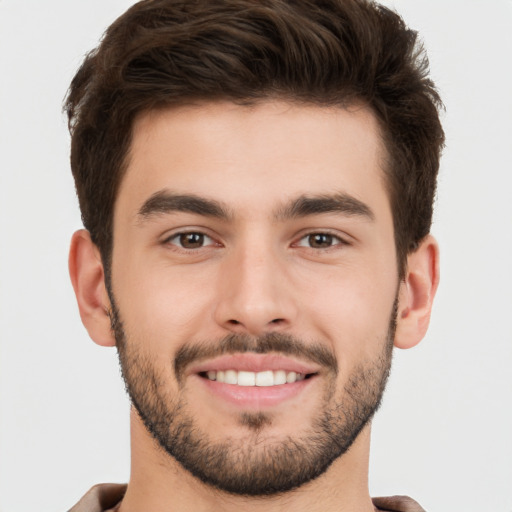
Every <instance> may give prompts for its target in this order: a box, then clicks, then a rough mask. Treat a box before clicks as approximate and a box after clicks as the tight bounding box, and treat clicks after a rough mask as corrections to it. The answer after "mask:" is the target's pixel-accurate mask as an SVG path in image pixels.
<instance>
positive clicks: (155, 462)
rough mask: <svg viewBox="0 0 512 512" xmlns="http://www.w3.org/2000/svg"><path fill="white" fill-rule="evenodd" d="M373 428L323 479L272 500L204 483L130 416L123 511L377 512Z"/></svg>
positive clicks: (367, 429) (366, 429)
mask: <svg viewBox="0 0 512 512" xmlns="http://www.w3.org/2000/svg"><path fill="white" fill-rule="evenodd" d="M369 445H370V426H369V425H368V426H367V427H365V429H363V431H362V432H361V434H360V435H359V436H358V438H357V439H356V441H355V442H354V444H353V445H352V446H351V448H350V450H349V451H348V452H347V453H345V454H344V455H343V456H342V457H340V458H339V459H337V460H336V461H335V462H334V463H333V464H332V465H331V466H330V468H329V469H328V470H327V471H326V472H325V473H324V474H323V475H321V476H320V477H318V478H317V479H315V480H313V481H312V482H309V483H307V484H305V485H303V486H301V487H300V488H299V489H297V490H294V491H289V492H286V493H283V494H281V495H277V496H271V497H246V496H235V495H232V494H227V493H224V492H222V491H218V490H216V489H213V488H212V487H210V486H208V485H206V484H203V483H202V482H201V481H200V480H198V479H197V478H195V477H194V476H192V475H191V474H190V473H189V472H188V471H186V470H185V469H183V468H182V466H181V465H180V464H179V463H178V462H176V461H175V460H174V458H172V457H171V456H169V455H168V454H166V453H165V452H164V451H163V450H162V449H161V448H160V446H159V445H158V444H157V442H156V441H155V440H154V439H153V438H152V437H151V435H150V434H149V433H148V432H147V430H146V428H145V427H144V425H143V424H142V422H141V420H140V418H139V417H138V415H137V413H135V412H134V411H133V410H132V412H131V446H132V465H131V475H130V482H129V484H128V489H127V491H126V495H125V497H124V499H123V501H122V503H121V506H120V508H119V512H140V511H141V510H159V511H162V512H171V511H172V512H182V511H183V512H185V511H189V510H194V511H195V512H211V511H213V510H223V511H225V512H239V511H240V510H244V511H246V512H260V511H261V512H263V511H265V512H278V511H284V510H293V511H294V512H302V511H304V512H305V511H306V510H307V511H308V512H315V511H322V512H330V511H333V512H334V511H336V512H340V511H352V510H358V511H361V512H366V511H368V512H373V511H374V508H373V505H372V503H371V500H370V496H369V492H368V459H369Z"/></svg>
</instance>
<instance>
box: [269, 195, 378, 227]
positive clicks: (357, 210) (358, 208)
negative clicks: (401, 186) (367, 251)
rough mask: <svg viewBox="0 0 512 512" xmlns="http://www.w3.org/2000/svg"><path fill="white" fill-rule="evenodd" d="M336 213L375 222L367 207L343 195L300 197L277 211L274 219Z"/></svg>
mask: <svg viewBox="0 0 512 512" xmlns="http://www.w3.org/2000/svg"><path fill="white" fill-rule="evenodd" d="M337 212H339V213H342V214H344V215H348V216H358V217H365V218H367V219H368V220H371V221H373V220H375V215H374V213H373V211H372V210H371V208H370V207H369V206H368V205H366V204H365V203H363V202H362V201H360V200H359V199H356V198H355V197H353V196H351V195H349V194H345V193H339V194H333V195H320V196H306V195H303V196H300V197H299V198H297V199H295V200H293V201H291V202H290V203H289V204H287V205H285V206H284V207H283V208H281V209H280V210H278V212H277V214H276V218H277V219H278V220H286V219H293V218H300V217H307V216H309V215H318V214H322V213H337Z"/></svg>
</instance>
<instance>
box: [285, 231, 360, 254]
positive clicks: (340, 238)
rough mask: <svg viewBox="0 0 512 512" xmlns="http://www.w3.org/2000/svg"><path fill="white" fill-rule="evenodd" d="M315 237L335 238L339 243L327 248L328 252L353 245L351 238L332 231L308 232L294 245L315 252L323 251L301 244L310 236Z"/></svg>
mask: <svg viewBox="0 0 512 512" xmlns="http://www.w3.org/2000/svg"><path fill="white" fill-rule="evenodd" d="M313 235H328V236H331V237H332V238H334V239H335V240H336V241H337V243H334V244H333V245H331V246H329V247H326V248H324V249H323V250H328V249H331V248H333V247H336V246H339V245H352V244H351V242H350V240H349V238H350V237H349V236H348V235H346V236H343V235H341V234H340V233H339V232H338V231H336V232H334V231H332V230H330V229H312V230H310V231H307V232H305V233H302V234H301V235H300V236H299V237H298V238H297V239H296V240H297V241H296V242H294V243H293V244H292V245H294V246H296V247H306V248H308V249H314V250H315V251H318V250H322V249H317V248H313V247H309V246H308V245H306V244H304V245H302V244H301V243H300V242H302V241H303V240H305V239H307V238H308V237H310V236H313Z"/></svg>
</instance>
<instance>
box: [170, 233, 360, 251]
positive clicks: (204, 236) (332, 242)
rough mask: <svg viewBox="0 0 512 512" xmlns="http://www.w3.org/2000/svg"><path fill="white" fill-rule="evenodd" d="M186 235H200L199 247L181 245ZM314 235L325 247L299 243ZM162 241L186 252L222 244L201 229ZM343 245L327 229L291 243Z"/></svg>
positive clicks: (297, 245)
mask: <svg viewBox="0 0 512 512" xmlns="http://www.w3.org/2000/svg"><path fill="white" fill-rule="evenodd" d="M187 236H189V237H190V236H197V237H201V240H200V241H198V243H201V245H200V246H199V247H184V246H183V242H184V240H183V237H187ZM315 236H316V237H325V238H326V239H327V242H329V245H328V246H327V247H312V246H311V245H304V244H302V243H301V242H303V241H304V240H308V239H309V243H311V239H312V237H315ZM205 239H208V240H209V241H210V242H211V243H208V244H207V245H204V242H205ZM173 240H176V242H173ZM163 243H164V244H170V245H173V246H175V247H177V248H178V249H179V250H183V251H187V252H192V251H198V250H201V249H205V248H207V247H210V246H218V247H220V246H221V245H222V244H220V243H219V242H215V240H214V239H213V238H212V237H210V236H208V235H207V234H205V233H203V232H201V231H182V232H179V233H174V234H173V235H171V236H169V237H168V238H166V239H165V240H164V241H163ZM343 245H350V243H349V242H347V241H346V240H344V239H343V238H341V237H340V236H339V235H335V234H333V233H330V232H329V231H313V232H310V233H307V234H305V235H303V236H302V237H300V238H299V240H298V241H297V242H295V243H294V244H292V246H294V247H306V248H307V249H311V250H314V251H316V250H318V251H320V250H323V251H326V250H329V249H332V248H333V247H336V246H343Z"/></svg>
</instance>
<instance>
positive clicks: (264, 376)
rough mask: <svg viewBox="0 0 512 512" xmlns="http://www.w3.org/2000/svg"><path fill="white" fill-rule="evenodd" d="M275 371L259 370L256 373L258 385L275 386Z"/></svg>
mask: <svg viewBox="0 0 512 512" xmlns="http://www.w3.org/2000/svg"><path fill="white" fill-rule="evenodd" d="M273 385H274V372H273V371H271V370H268V371H266V372H258V373H257V374H256V386H273Z"/></svg>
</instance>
